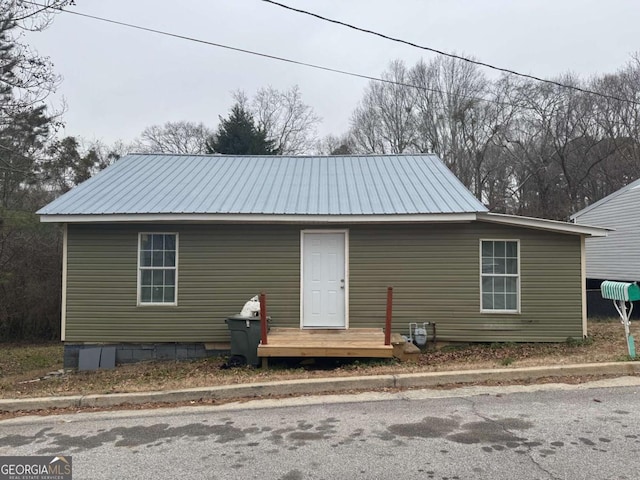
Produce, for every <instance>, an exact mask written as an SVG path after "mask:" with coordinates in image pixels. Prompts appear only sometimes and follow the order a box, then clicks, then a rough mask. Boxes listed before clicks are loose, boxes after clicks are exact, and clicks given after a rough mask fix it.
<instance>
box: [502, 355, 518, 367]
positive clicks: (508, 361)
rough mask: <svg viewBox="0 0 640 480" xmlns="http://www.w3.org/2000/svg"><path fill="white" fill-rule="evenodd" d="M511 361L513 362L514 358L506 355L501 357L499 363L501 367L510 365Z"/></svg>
mask: <svg viewBox="0 0 640 480" xmlns="http://www.w3.org/2000/svg"><path fill="white" fill-rule="evenodd" d="M513 362H515V360H514V359H513V358H511V357H507V358H503V359H502V360H501V361H500V365H502V366H503V367H508V366H509V365H511V364H512V363H513Z"/></svg>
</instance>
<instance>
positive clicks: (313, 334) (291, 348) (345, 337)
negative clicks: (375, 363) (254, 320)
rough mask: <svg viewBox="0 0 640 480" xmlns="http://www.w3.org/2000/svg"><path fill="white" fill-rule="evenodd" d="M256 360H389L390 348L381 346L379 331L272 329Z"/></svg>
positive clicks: (358, 329) (361, 329) (356, 329)
mask: <svg viewBox="0 0 640 480" xmlns="http://www.w3.org/2000/svg"><path fill="white" fill-rule="evenodd" d="M258 356H259V357H363V358H365V357H369V358H391V357H393V346H391V345H385V344H384V333H383V331H382V329H379V328H352V329H348V330H329V329H317V330H315V329H314V330H310V329H309V330H301V329H298V328H272V329H271V330H270V331H269V335H268V337H267V345H262V344H261V345H259V346H258Z"/></svg>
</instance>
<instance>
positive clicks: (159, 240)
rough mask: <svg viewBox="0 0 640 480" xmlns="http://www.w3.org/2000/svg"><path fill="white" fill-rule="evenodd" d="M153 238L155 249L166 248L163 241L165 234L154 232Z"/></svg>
mask: <svg viewBox="0 0 640 480" xmlns="http://www.w3.org/2000/svg"><path fill="white" fill-rule="evenodd" d="M151 237H152V240H153V243H152V245H153V249H154V250H163V249H164V242H163V241H162V240H163V239H164V235H158V234H154V235H151Z"/></svg>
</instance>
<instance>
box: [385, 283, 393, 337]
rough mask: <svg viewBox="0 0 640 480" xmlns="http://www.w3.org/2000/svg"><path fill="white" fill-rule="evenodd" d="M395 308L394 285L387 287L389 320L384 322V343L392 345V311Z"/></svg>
mask: <svg viewBox="0 0 640 480" xmlns="http://www.w3.org/2000/svg"><path fill="white" fill-rule="evenodd" d="M392 310H393V287H387V320H386V322H385V324H384V344H385V345H391V312H392Z"/></svg>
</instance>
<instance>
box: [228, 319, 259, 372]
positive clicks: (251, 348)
mask: <svg viewBox="0 0 640 480" xmlns="http://www.w3.org/2000/svg"><path fill="white" fill-rule="evenodd" d="M225 322H226V323H227V327H228V328H229V333H230V334H231V358H232V363H237V364H247V365H253V366H254V367H257V366H258V363H259V360H258V345H260V339H261V332H260V317H243V316H242V315H233V316H232V317H229V318H227V319H226V320H225ZM239 357H241V358H243V359H244V361H239V360H240V358H239Z"/></svg>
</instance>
